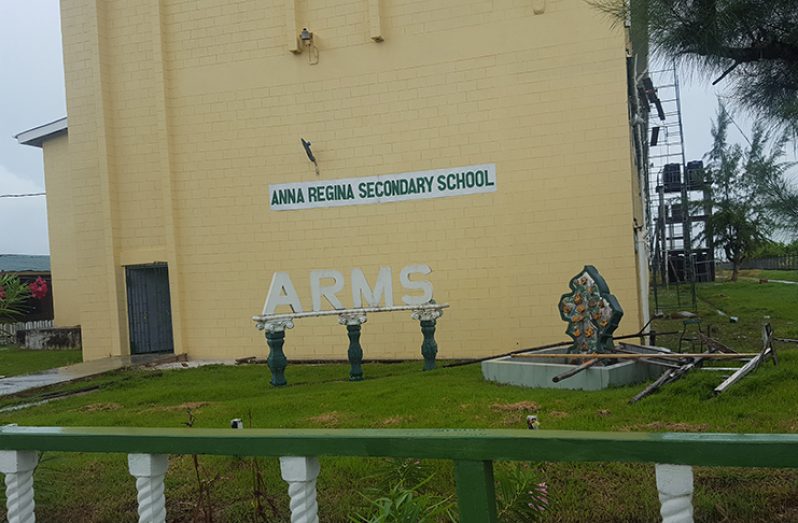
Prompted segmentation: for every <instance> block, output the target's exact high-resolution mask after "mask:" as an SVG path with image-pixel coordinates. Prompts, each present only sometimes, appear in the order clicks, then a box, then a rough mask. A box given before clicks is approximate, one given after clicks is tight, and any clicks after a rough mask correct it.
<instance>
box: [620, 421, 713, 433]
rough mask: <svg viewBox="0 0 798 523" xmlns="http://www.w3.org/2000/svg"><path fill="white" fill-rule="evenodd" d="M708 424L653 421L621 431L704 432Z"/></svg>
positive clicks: (624, 428)
mask: <svg viewBox="0 0 798 523" xmlns="http://www.w3.org/2000/svg"><path fill="white" fill-rule="evenodd" d="M708 429H709V424H708V423H679V422H676V423H665V422H663V421H654V422H652V423H646V424H640V425H630V426H628V427H623V429H622V430H624V431H629V432H706V431H707V430H708Z"/></svg>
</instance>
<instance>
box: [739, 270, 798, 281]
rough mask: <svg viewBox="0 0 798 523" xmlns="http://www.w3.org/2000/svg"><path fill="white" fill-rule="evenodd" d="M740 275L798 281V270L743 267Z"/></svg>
mask: <svg viewBox="0 0 798 523" xmlns="http://www.w3.org/2000/svg"><path fill="white" fill-rule="evenodd" d="M729 274H730V273H729ZM740 276H742V277H746V278H757V279H759V278H766V279H770V280H785V281H798V271H772V270H759V269H743V270H741V271H740Z"/></svg>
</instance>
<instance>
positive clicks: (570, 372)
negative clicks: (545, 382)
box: [551, 357, 599, 383]
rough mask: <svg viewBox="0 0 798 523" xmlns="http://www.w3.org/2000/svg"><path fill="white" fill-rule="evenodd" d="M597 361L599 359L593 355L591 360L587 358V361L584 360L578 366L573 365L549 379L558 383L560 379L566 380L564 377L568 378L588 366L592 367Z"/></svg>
mask: <svg viewBox="0 0 798 523" xmlns="http://www.w3.org/2000/svg"><path fill="white" fill-rule="evenodd" d="M598 362H599V360H598V359H596V358H595V357H594V358H593V359H592V360H588V361H586V362H584V363H583V364H581V365H580V366H578V367H574V368H573V369H570V370H567V371H565V372H563V373H562V374H558V375H557V376H554V377H553V378H552V379H551V381H553V382H554V383H559V382H561V381H562V380H566V379H568V378H570V377H572V376H575V375H576V374H579V373H580V372H582V371H583V370H586V369H589V368H590V367H592V366H593V365H595V364H596V363H598Z"/></svg>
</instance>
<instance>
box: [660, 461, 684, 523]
mask: <svg viewBox="0 0 798 523" xmlns="http://www.w3.org/2000/svg"><path fill="white" fill-rule="evenodd" d="M656 474H657V490H658V491H659V502H660V503H661V504H662V506H661V507H660V511H659V513H660V515H661V516H662V521H663V523H693V467H690V466H689V465H660V464H657V466H656Z"/></svg>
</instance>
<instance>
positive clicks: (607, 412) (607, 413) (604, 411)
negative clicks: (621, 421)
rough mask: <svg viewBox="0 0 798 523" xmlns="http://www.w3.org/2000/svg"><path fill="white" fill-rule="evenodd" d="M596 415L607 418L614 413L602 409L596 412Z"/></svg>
mask: <svg viewBox="0 0 798 523" xmlns="http://www.w3.org/2000/svg"><path fill="white" fill-rule="evenodd" d="M596 414H598V415H599V416H602V417H605V416H609V415H610V414H612V413H611V412H610V411H609V410H607V409H601V410H599V411H598V412H596Z"/></svg>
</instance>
